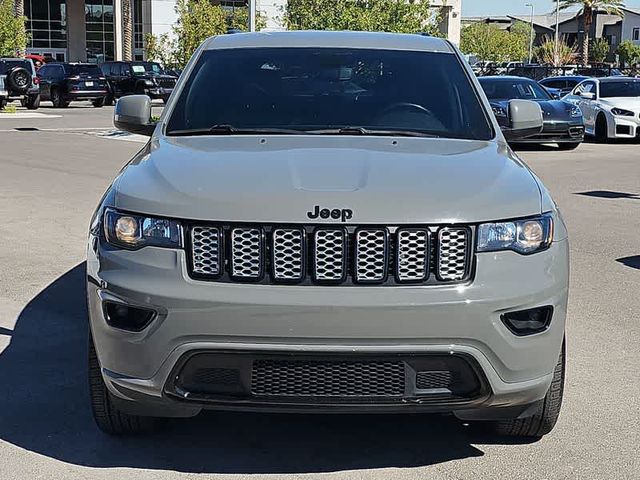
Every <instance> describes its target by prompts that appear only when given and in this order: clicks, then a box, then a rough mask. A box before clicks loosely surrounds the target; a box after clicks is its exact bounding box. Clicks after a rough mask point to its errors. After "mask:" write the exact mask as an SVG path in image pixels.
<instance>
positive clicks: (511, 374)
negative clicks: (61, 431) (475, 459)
mask: <svg viewBox="0 0 640 480" xmlns="http://www.w3.org/2000/svg"><path fill="white" fill-rule="evenodd" d="M99 253H100V256H99V257H98V256H97V255H96V254H95V251H94V250H93V249H90V251H89V257H88V274H89V276H90V281H89V283H88V298H89V316H90V322H91V330H92V335H93V339H94V342H95V345H96V351H97V354H98V358H99V360H100V364H101V366H102V369H103V377H104V379H105V381H106V384H107V386H108V388H109V389H110V391H111V392H112V393H113V394H114V395H115V396H116V397H118V398H119V399H121V400H123V401H129V402H130V403H137V404H141V405H142V404H144V405H155V406H156V407H158V408H159V409H160V411H163V410H162V409H164V411H165V412H166V414H167V415H171V416H174V415H177V416H187V415H192V414H195V413H197V412H198V411H199V410H200V409H201V408H226V409H241V410H256V409H257V410H263V409H273V410H282V409H286V410H289V409H291V410H300V409H302V410H306V409H309V410H311V411H318V409H319V410H323V409H328V410H330V411H372V410H375V411H407V410H418V411H456V412H458V414H459V415H461V416H464V415H467V414H469V415H471V413H468V412H472V411H475V410H476V409H484V408H494V407H513V406H526V405H529V404H532V403H534V402H536V401H538V400H540V399H541V398H542V397H543V396H544V395H545V393H546V391H547V389H548V387H549V385H550V382H551V378H552V372H553V369H554V367H555V364H556V361H557V358H558V355H559V352H560V348H561V344H562V340H563V337H564V323H565V316H566V305H567V290H568V243H567V241H559V242H556V243H554V244H553V245H552V246H551V248H550V249H549V250H547V251H545V252H542V253H539V254H536V255H532V256H528V257H525V256H520V255H518V254H516V253H513V252H501V253H491V254H480V255H478V256H477V262H476V265H477V268H476V274H475V278H474V281H473V282H471V283H469V284H467V285H459V286H448V287H431V286H429V287H424V286H420V287H410V286H408V287H344V286H343V287H309V286H284V285H278V286H271V285H238V284H221V283H210V282H201V281H197V280H193V279H190V278H189V277H188V274H187V271H186V260H185V258H184V252H182V251H173V250H166V249H156V248H149V247H148V248H145V249H142V250H140V251H137V252H129V251H114V250H108V249H100V250H99ZM98 258H99V260H98ZM104 300H112V301H117V302H125V303H128V304H132V305H138V306H145V307H148V308H153V309H154V310H155V311H156V312H157V317H156V318H155V320H154V321H153V322H152V323H151V324H150V325H149V326H148V327H147V328H145V329H144V330H143V331H141V332H137V333H133V332H126V331H123V330H118V329H115V328H112V327H111V326H109V325H108V324H107V322H106V320H105V318H104V315H103V310H102V301H104ZM543 305H551V306H553V307H554V315H553V320H552V322H551V326H550V327H549V329H548V330H546V331H545V332H543V333H539V334H536V335H532V336H527V337H516V336H515V335H513V334H512V333H511V332H510V331H509V330H508V329H507V328H506V327H505V325H504V324H503V323H502V321H501V320H500V315H501V314H502V313H504V312H505V311H510V310H524V309H527V308H533V307H536V306H543ZM194 352H209V353H218V354H220V353H224V352H236V353H237V354H244V355H247V354H252V355H256V354H257V355H263V356H266V357H269V358H274V357H278V356H282V355H285V356H287V357H289V358H299V357H301V356H305V355H312V356H320V357H323V358H327V357H329V358H336V356H344V355H350V356H352V357H356V358H364V357H368V356H369V357H370V356H373V357H376V358H381V357H385V358H386V357H388V356H395V357H398V358H401V359H402V360H403V361H404V360H406V359H407V358H415V357H416V356H422V355H425V356H429V355H439V356H445V357H446V356H454V357H456V358H465V359H468V361H469V364H470V365H471V366H472V368H474V369H476V370H477V378H478V379H479V381H480V383H481V385H482V388H479V389H478V390H477V392H475V393H474V394H473V395H470V396H468V397H467V398H465V399H463V401H459V399H444V400H442V399H441V400H440V401H435V400H434V401H423V402H419V401H405V400H406V399H405V400H403V401H401V402H398V403H395V404H389V403H388V402H376V401H375V399H374V400H372V401H367V402H364V403H362V402H361V403H359V404H358V403H355V404H354V403H347V404H345V403H340V404H336V405H332V404H331V403H327V402H321V404H320V405H309V404H308V403H307V404H303V405H299V404H295V402H293V404H291V402H289V403H290V404H288V405H287V404H286V403H285V404H283V403H282V402H255V401H251V399H249V400H247V399H246V398H245V399H244V400H243V399H239V398H238V397H235V398H233V397H232V398H223V399H220V398H218V399H214V401H211V399H210V398H191V399H189V398H188V395H187V398H180V394H181V393H180V391H178V390H177V389H175V388H172V385H173V383H172V382H173V381H174V380H175V379H176V377H177V375H178V374H179V373H180V372H179V369H178V370H177V368H178V367H177V366H178V365H180V364H181V362H183V361H184V359H185V358H187V357H189V356H190V355H192V354H194ZM183 397H184V395H183ZM436 400H437V399H436ZM465 412H467V413H465Z"/></svg>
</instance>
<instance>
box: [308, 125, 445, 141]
mask: <svg viewBox="0 0 640 480" xmlns="http://www.w3.org/2000/svg"><path fill="white" fill-rule="evenodd" d="M308 133H313V134H315V135H370V136H379V137H426V138H439V135H436V134H433V133H427V132H420V131H418V130H384V129H372V128H364V127H342V128H327V129H323V130H308Z"/></svg>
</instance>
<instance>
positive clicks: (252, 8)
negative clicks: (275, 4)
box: [249, 0, 258, 32]
mask: <svg viewBox="0 0 640 480" xmlns="http://www.w3.org/2000/svg"><path fill="white" fill-rule="evenodd" d="M257 1H258V0H249V31H250V32H255V31H256V2H257Z"/></svg>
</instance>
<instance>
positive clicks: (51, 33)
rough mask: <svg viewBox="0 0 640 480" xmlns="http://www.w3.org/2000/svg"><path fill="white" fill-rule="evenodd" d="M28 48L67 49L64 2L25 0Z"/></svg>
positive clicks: (61, 0)
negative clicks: (28, 37)
mask: <svg viewBox="0 0 640 480" xmlns="http://www.w3.org/2000/svg"><path fill="white" fill-rule="evenodd" d="M24 13H25V16H26V17H27V30H28V32H29V33H30V35H31V40H30V42H29V45H28V46H29V47H30V48H66V47H67V4H66V0H25V2H24Z"/></svg>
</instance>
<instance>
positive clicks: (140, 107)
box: [113, 95, 156, 137]
mask: <svg viewBox="0 0 640 480" xmlns="http://www.w3.org/2000/svg"><path fill="white" fill-rule="evenodd" d="M113 124H114V125H115V127H116V128H117V129H119V130H124V131H125V132H129V133H136V134H138V135H145V136H147V137H150V136H151V135H153V131H154V130H155V128H156V124H155V122H152V121H151V99H150V98H149V97H148V96H146V95H129V96H126V97H123V98H121V99H120V100H118V103H116V108H115V111H114V113H113Z"/></svg>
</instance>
